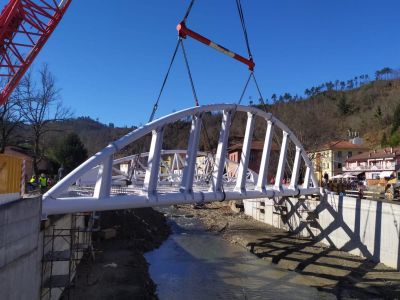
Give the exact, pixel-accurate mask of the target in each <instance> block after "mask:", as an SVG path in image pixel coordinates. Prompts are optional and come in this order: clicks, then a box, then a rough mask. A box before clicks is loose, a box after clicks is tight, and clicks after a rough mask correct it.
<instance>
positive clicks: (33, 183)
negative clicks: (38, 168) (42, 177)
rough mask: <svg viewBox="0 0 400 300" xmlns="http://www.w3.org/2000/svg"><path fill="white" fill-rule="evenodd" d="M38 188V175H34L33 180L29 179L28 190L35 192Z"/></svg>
mask: <svg viewBox="0 0 400 300" xmlns="http://www.w3.org/2000/svg"><path fill="white" fill-rule="evenodd" d="M36 187H37V180H36V175H35V174H33V175H32V177H31V179H29V183H28V190H29V191H33V190H34V189H35V188H36Z"/></svg>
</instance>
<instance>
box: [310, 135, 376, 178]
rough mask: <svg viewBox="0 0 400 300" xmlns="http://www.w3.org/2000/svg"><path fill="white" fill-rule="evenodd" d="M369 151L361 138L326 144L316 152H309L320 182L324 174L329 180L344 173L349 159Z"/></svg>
mask: <svg viewBox="0 0 400 300" xmlns="http://www.w3.org/2000/svg"><path fill="white" fill-rule="evenodd" d="M367 150H369V149H368V148H367V147H365V146H364V144H363V140H362V139H361V138H359V137H356V138H353V139H351V140H339V141H332V142H329V143H326V144H324V145H322V146H320V147H318V148H317V149H316V150H314V151H310V152H309V157H310V160H311V161H312V163H313V166H314V171H315V173H316V176H317V178H318V180H319V181H321V180H322V178H323V177H324V174H325V173H326V174H328V176H329V178H332V177H333V176H335V175H338V174H342V173H343V167H344V166H345V162H346V160H347V159H348V158H350V157H352V156H353V155H358V154H360V153H362V152H365V151H367Z"/></svg>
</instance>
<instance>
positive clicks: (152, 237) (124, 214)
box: [63, 208, 170, 300]
mask: <svg viewBox="0 0 400 300" xmlns="http://www.w3.org/2000/svg"><path fill="white" fill-rule="evenodd" d="M100 220H101V224H100V226H101V228H102V229H110V228H112V229H115V232H116V236H115V237H110V238H109V239H104V234H102V233H101V232H99V233H98V234H97V235H98V236H97V237H96V236H95V237H94V238H95V239H97V242H95V243H94V248H95V253H94V254H95V255H94V256H95V259H94V261H93V260H91V259H90V258H89V257H88V258H87V259H86V260H84V261H83V262H82V263H81V264H80V265H79V267H78V270H77V275H76V277H75V280H74V285H73V286H72V287H71V288H70V289H69V290H68V291H65V292H64V294H63V299H68V298H69V299H85V300H88V299H157V296H156V295H155V291H156V287H155V285H154V283H153V281H152V280H151V278H150V276H149V272H148V264H147V262H146V259H145V258H144V256H143V253H145V252H147V251H150V250H152V249H155V248H157V247H159V246H160V245H161V243H162V242H163V241H164V240H165V239H166V238H167V237H168V235H169V234H170V229H169V227H168V225H167V223H166V219H165V217H164V215H163V214H161V213H159V212H157V211H154V210H153V209H151V208H142V209H132V210H124V211H115V212H103V213H102V214H101V218H100Z"/></svg>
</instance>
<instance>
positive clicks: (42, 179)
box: [39, 173, 47, 191]
mask: <svg viewBox="0 0 400 300" xmlns="http://www.w3.org/2000/svg"><path fill="white" fill-rule="evenodd" d="M39 186H40V190H41V191H44V190H46V188H47V177H46V175H45V174H44V173H42V174H40V177H39Z"/></svg>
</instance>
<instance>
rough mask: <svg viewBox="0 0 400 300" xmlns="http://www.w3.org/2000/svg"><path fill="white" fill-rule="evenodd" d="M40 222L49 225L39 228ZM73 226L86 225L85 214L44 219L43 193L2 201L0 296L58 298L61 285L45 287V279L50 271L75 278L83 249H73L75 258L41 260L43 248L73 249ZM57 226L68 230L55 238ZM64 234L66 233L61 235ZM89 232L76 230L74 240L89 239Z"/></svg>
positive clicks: (0, 212)
mask: <svg viewBox="0 0 400 300" xmlns="http://www.w3.org/2000/svg"><path fill="white" fill-rule="evenodd" d="M41 224H43V225H46V226H45V228H44V229H43V230H41V228H40V227H41ZM71 227H74V228H75V227H81V228H82V227H84V217H83V216H79V217H73V216H71V215H63V216H56V217H53V218H51V219H49V220H47V221H46V222H45V223H43V222H42V221H41V197H38V198H28V199H19V200H16V201H13V202H10V203H7V204H3V205H0V299H2V300H3V299H33V300H35V299H40V298H42V299H58V298H59V296H60V295H61V293H62V291H63V289H62V288H53V289H51V290H50V289H43V290H42V289H41V285H42V282H45V281H46V280H47V279H48V278H49V276H50V274H52V275H68V274H70V276H69V277H70V279H72V278H73V276H74V275H75V269H76V265H77V264H78V263H79V260H80V259H81V258H82V255H83V252H76V251H75V252H73V253H74V254H73V255H74V256H73V259H72V260H69V261H65V260H60V261H53V262H45V263H44V264H42V257H43V249H44V253H45V254H46V253H49V252H50V251H63V250H70V249H71V243H70V237H69V236H68V235H70V236H71V231H70V229H71ZM54 228H56V230H59V229H65V231H64V232H63V233H60V232H59V231H57V233H58V234H59V236H58V237H55V238H54V239H52V238H51V236H52V233H53V229H54ZM72 232H75V231H72ZM63 234H65V235H67V236H64V237H62V236H61V235H63ZM77 235H78V236H77ZM89 235H90V233H74V237H75V240H74V242H75V243H84V242H88V241H89V242H90V238H89V239H88V236H89ZM52 240H53V241H52ZM42 267H43V268H42ZM43 270H44V272H42V271H43ZM42 274H43V280H42Z"/></svg>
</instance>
